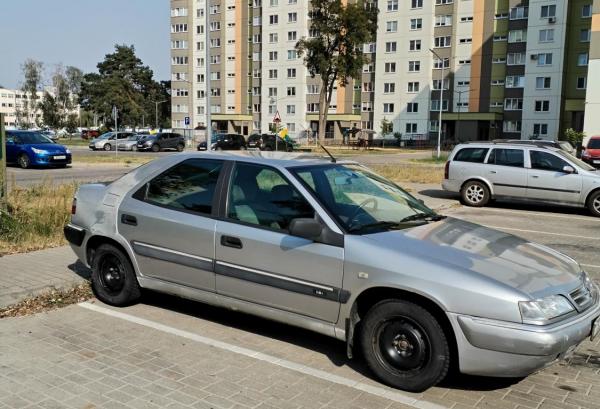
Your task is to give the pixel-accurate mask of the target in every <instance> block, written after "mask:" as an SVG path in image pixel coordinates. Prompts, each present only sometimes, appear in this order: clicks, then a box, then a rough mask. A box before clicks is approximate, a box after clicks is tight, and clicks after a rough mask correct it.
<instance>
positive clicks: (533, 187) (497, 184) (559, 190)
mask: <svg viewBox="0 0 600 409" xmlns="http://www.w3.org/2000/svg"><path fill="white" fill-rule="evenodd" d="M494 186H501V187H514V188H519V189H534V190H548V191H551V192H562V193H581V191H579V190H569V189H553V188H550V187H537V186H523V185H510V184H505V183H494Z"/></svg>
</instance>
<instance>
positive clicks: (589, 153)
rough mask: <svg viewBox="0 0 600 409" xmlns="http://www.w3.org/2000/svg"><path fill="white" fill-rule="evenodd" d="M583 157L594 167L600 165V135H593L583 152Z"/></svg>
mask: <svg viewBox="0 0 600 409" xmlns="http://www.w3.org/2000/svg"><path fill="white" fill-rule="evenodd" d="M581 159H582V160H583V161H584V162H587V163H589V164H590V165H592V166H594V167H600V136H592V137H591V138H589V139H588V141H587V145H586V146H585V149H584V150H583V152H581Z"/></svg>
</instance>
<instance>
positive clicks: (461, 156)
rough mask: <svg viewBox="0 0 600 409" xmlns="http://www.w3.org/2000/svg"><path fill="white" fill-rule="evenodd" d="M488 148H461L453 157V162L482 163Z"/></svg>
mask: <svg viewBox="0 0 600 409" xmlns="http://www.w3.org/2000/svg"><path fill="white" fill-rule="evenodd" d="M488 150H489V149H488V148H463V149H461V150H459V151H458V152H457V153H456V155H454V160H455V161H458V162H474V163H483V161H484V160H485V155H487V153H488Z"/></svg>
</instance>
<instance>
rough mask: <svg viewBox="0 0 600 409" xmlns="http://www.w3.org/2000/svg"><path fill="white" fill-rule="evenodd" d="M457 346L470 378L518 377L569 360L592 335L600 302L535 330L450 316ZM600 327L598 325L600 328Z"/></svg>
mask: <svg viewBox="0 0 600 409" xmlns="http://www.w3.org/2000/svg"><path fill="white" fill-rule="evenodd" d="M448 316H449V318H450V321H451V323H452V326H453V327H454V333H455V334H456V338H457V344H458V355H459V361H460V363H459V365H460V371H461V372H463V373H466V374H471V375H484V376H499V377H518V376H527V375H529V374H531V373H533V372H535V371H537V370H540V369H543V368H545V367H547V366H549V365H551V364H553V363H554V362H555V361H557V360H559V359H566V358H568V357H569V356H570V355H571V354H572V353H573V352H574V350H575V349H576V348H577V346H578V345H579V344H581V343H582V342H583V341H585V340H586V339H589V337H590V336H591V335H592V326H593V324H594V323H595V322H597V320H599V319H600V318H599V317H600V300H599V299H598V296H596V299H595V303H594V305H593V306H592V307H589V308H588V309H587V310H586V311H584V312H582V313H580V314H578V315H576V316H574V317H572V318H570V319H568V320H565V321H563V322H558V323H556V324H553V325H548V326H536V325H526V324H517V323H509V322H504V321H495V320H489V319H484V318H479V317H471V316H465V315H461V314H454V313H450V314H448ZM598 325H600V324H596V327H598Z"/></svg>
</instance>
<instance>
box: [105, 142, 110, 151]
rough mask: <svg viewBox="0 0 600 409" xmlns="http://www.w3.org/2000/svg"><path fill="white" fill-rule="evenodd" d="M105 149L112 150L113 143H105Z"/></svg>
mask: <svg viewBox="0 0 600 409" xmlns="http://www.w3.org/2000/svg"><path fill="white" fill-rule="evenodd" d="M104 150H105V151H110V150H112V145H111V144H110V143H105V144H104Z"/></svg>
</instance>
